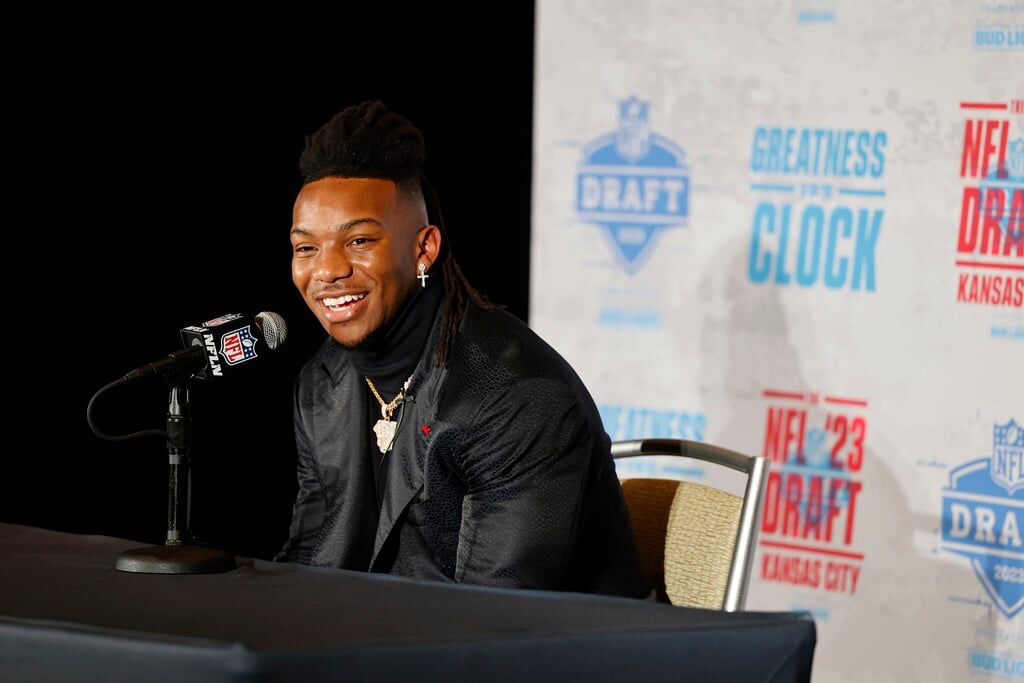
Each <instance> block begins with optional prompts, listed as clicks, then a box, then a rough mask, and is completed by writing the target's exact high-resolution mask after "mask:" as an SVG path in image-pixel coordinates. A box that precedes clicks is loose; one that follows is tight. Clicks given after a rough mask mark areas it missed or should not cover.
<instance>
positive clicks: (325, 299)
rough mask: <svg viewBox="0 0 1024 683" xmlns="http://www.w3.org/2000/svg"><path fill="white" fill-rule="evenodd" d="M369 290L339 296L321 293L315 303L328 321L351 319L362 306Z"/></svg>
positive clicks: (335, 321)
mask: <svg viewBox="0 0 1024 683" xmlns="http://www.w3.org/2000/svg"><path fill="white" fill-rule="evenodd" d="M368 294H369V292H357V293H353V294H342V295H340V296H328V295H321V296H318V297H317V304H318V305H319V306H320V310H321V311H322V312H323V314H324V317H325V318H326V319H327V321H328V322H332V323H337V322H344V321H346V320H351V319H352V318H353V317H354V316H355V315H356V314H357V313H359V312H360V311H361V310H362V309H363V307H364V303H363V302H364V301H365V300H366V296H367V295H368Z"/></svg>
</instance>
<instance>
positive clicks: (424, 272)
mask: <svg viewBox="0 0 1024 683" xmlns="http://www.w3.org/2000/svg"><path fill="white" fill-rule="evenodd" d="M416 270H418V271H420V274H419V275H417V276H416V277H417V278H418V279H419V281H420V286H421V287H426V286H427V278H428V277H430V276H429V275H427V267H426V266H425V265H423V264H422V263H420V264H418V265H417V266H416Z"/></svg>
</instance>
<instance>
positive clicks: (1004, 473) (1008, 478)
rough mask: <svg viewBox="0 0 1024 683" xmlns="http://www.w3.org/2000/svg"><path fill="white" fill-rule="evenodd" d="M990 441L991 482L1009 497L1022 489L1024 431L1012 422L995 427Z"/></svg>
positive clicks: (1023, 479) (1023, 475)
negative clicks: (1004, 490)
mask: <svg viewBox="0 0 1024 683" xmlns="http://www.w3.org/2000/svg"><path fill="white" fill-rule="evenodd" d="M993 431H994V438H993V440H992V465H991V469H990V473H991V475H992V481H994V482H995V483H996V484H998V485H999V486H1001V487H1003V488H1004V489H1006V492H1007V493H1008V494H1010V495H1011V496H1012V495H1013V494H1014V493H1016V492H1017V490H1018V489H1021V488H1024V429H1021V427H1020V425H1018V424H1017V423H1016V422H1015V421H1014V420H1012V419H1011V420H1010V421H1009V422H1007V423H1006V424H1004V425H999V424H997V425H995V427H994V430H993Z"/></svg>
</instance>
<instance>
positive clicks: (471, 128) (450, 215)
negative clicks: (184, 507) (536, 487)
mask: <svg viewBox="0 0 1024 683" xmlns="http://www.w3.org/2000/svg"><path fill="white" fill-rule="evenodd" d="M335 4H336V3H331V5H335ZM366 5H369V3H367V4H360V5H359V6H346V7H344V8H335V7H332V8H331V9H316V10H293V9H274V10H268V11H260V10H252V9H251V8H250V9H247V10H246V11H245V13H241V14H233V13H227V12H223V13H221V14H210V13H209V12H208V11H207V10H203V12H202V13H199V12H198V11H196V12H194V13H185V12H179V13H175V12H169V13H164V14H160V13H157V12H156V11H155V10H147V11H149V12H151V13H150V14H147V15H139V14H132V15H128V16H126V15H118V16H101V15H97V14H94V13H89V14H86V15H82V16H80V17H76V18H74V19H72V20H68V21H67V22H66V23H65V24H63V25H62V26H61V27H60V28H59V29H55V30H54V31H52V32H47V35H46V40H45V41H44V42H43V44H42V45H40V46H39V47H40V49H41V50H42V49H45V50H49V51H51V52H52V53H54V54H55V55H56V62H55V66H54V67H53V69H52V70H49V71H47V72H45V73H43V74H42V75H41V76H38V77H37V76H35V75H33V76H32V78H31V79H28V81H29V82H28V83H22V84H21V85H23V86H25V92H26V94H25V95H22V96H20V97H19V98H18V100H19V102H20V105H19V107H18V111H19V113H20V114H21V117H20V119H19V121H20V122H19V124H18V125H17V127H16V128H15V137H18V138H20V139H19V140H18V141H17V143H16V144H18V143H20V144H19V149H22V150H23V151H24V152H25V153H26V155H27V158H28V159H29V162H28V164H27V168H29V169H30V170H29V171H28V173H27V174H26V175H27V176H28V180H29V182H28V187H26V188H25V193H24V195H23V197H22V201H21V202H20V203H21V204H22V205H23V208H26V209H27V211H26V216H27V218H26V219H23V220H26V221H27V223H20V225H21V226H22V230H21V231H22V232H24V233H25V236H24V237H22V238H20V241H19V242H18V245H19V246H18V247H17V248H15V249H12V250H11V251H10V252H9V254H8V257H9V263H15V262H16V263H19V264H22V265H24V264H26V263H27V264H28V265H29V270H30V273H31V274H30V275H29V276H27V277H22V276H20V275H19V277H18V283H17V285H15V286H13V289H12V291H14V292H15V294H16V298H17V299H18V304H17V306H16V311H17V313H16V316H17V318H18V321H19V328H21V329H30V330H33V332H34V333H35V334H36V335H37V336H36V337H35V338H34V339H33V343H32V354H31V358H30V357H29V355H30V354H27V353H26V354H25V356H24V359H23V360H15V361H14V365H15V366H17V367H16V368H15V370H16V372H15V373H14V374H15V376H16V377H17V378H18V379H17V386H16V397H17V400H16V408H15V410H14V411H13V415H12V427H13V430H12V433H16V434H18V435H19V437H20V435H26V436H27V438H25V439H22V441H23V442H24V445H23V446H20V447H18V448H16V449H14V452H12V453H10V454H9V455H8V458H7V461H8V463H7V465H8V466H7V469H6V472H5V473H4V474H3V476H2V477H0V486H2V498H0V520H2V521H5V522H17V523H23V524H30V525H36V526H44V527H50V528H55V529H62V530H70V531H75V532H81V533H97V534H105V535H113V536H121V537H126V538H133V539H137V540H140V541H145V542H153V543H158V542H162V540H163V535H164V527H165V515H166V512H165V511H166V469H167V468H166V456H165V455H164V453H165V451H164V444H163V442H162V441H161V440H159V439H154V438H149V439H145V440H140V441H133V442H130V443H126V444H108V443H105V442H101V441H99V440H98V439H96V438H95V437H93V436H92V435H91V434H90V433H89V431H88V427H87V425H86V422H85V406H86V402H87V401H88V399H89V397H90V396H91V394H92V393H93V392H94V391H95V390H96V389H97V388H99V387H100V386H102V385H103V384H105V383H106V382H108V381H110V380H112V379H114V378H116V377H118V376H119V375H121V374H122V373H124V372H126V371H127V370H129V369H131V368H133V367H135V366H137V365H139V364H142V363H144V362H147V361H150V360H154V359H156V358H158V357H160V356H161V355H163V354H165V353H168V352H169V351H172V350H174V349H175V348H178V346H179V345H180V342H179V340H178V336H177V330H178V328H179V327H181V326H183V325H185V324H192V323H196V322H200V321H202V320H205V319H208V318H210V317H213V316H215V315H219V314H221V313H224V312H229V311H235V310H239V311H247V312H255V311H259V310H274V311H278V312H280V313H281V314H282V315H283V316H284V317H285V318H286V320H287V321H288V323H289V325H290V327H291V336H290V341H289V343H288V345H287V348H286V349H285V350H282V351H281V352H280V353H279V354H277V355H276V356H275V357H273V358H269V359H267V360H266V361H265V362H262V363H261V366H260V367H259V368H258V369H253V370H251V371H250V372H248V373H246V376H245V377H240V378H237V379H236V380H233V381H225V382H224V383H222V384H217V385H208V384H201V385H196V386H194V387H193V392H192V400H193V412H194V419H195V435H194V449H195V453H194V464H193V505H192V513H193V518H192V525H193V529H194V530H195V531H196V532H197V534H198V535H199V536H200V537H201V538H203V539H204V540H206V541H209V542H213V543H218V544H221V545H223V546H226V547H228V548H230V549H231V550H233V551H235V552H236V553H240V554H247V555H255V556H262V557H266V556H269V555H271V554H272V553H273V552H274V551H275V550H276V549H277V548H278V547H279V546H280V544H281V543H282V542H283V540H284V537H285V535H286V533H287V525H288V522H289V518H290V510H291V502H292V499H293V496H294V493H295V483H294V462H295V454H294V448H293V442H292V433H291V429H292V427H291V403H290V401H291V386H292V380H293V378H294V375H295V372H296V371H297V369H298V367H299V366H300V365H301V363H302V362H303V361H304V360H305V358H306V357H307V356H308V355H309V354H310V353H311V352H312V351H313V350H314V349H315V347H316V346H317V345H318V344H319V343H320V341H321V340H322V339H323V337H324V332H323V330H322V328H320V327H319V325H318V323H316V321H315V320H314V318H313V316H312V314H311V313H310V312H309V311H308V310H307V309H306V308H305V306H304V304H303V303H302V301H301V299H300V298H299V296H298V294H297V293H296V292H295V291H294V288H293V286H292V284H291V279H290V274H289V262H290V248H289V242H288V234H287V233H288V228H289V226H290V216H291V206H292V201H293V199H294V196H295V193H296V192H297V190H298V188H299V176H298V172H297V169H296V161H297V158H298V154H299V152H300V150H301V149H302V145H303V139H304V136H305V135H307V134H309V133H312V132H313V131H314V130H316V129H317V128H318V127H319V126H320V125H321V124H322V123H324V122H325V121H326V120H327V119H328V118H329V117H330V116H331V115H333V114H334V113H335V112H337V111H339V110H340V109H342V108H344V107H346V106H348V105H351V104H356V103H358V102H360V101H362V100H364V99H370V98H377V99H382V100H384V101H385V102H386V103H387V104H388V105H389V106H390V107H391V108H392V109H394V110H396V111H398V112H400V113H402V114H404V115H406V116H408V117H409V118H410V119H412V121H413V122H414V123H415V124H417V125H418V126H419V127H420V129H421V130H422V131H423V133H424V135H425V137H426V140H427V154H428V162H427V169H426V170H427V173H428V175H429V176H430V177H431V179H432V180H433V183H434V185H435V187H436V188H437V190H438V193H439V195H440V197H441V201H442V206H443V208H444V211H445V219H446V223H447V225H448V228H449V230H450V232H451V237H452V244H453V245H454V246H455V251H456V254H457V255H458V256H459V260H460V262H461V263H462V265H463V270H464V271H465V272H466V273H467V275H468V277H469V278H470V280H471V281H472V282H474V284H476V285H477V287H478V288H479V289H481V290H482V291H484V292H485V293H487V294H489V295H490V297H491V298H492V300H494V301H495V302H497V303H499V304H504V305H506V306H507V307H508V308H509V310H511V311H512V312H513V313H515V314H517V315H519V316H520V317H522V318H524V319H525V318H526V311H527V283H528V278H529V272H528V271H529V211H530V164H531V117H532V87H533V8H532V4H531V3H507V4H506V6H504V7H503V8H502V9H500V10H497V11H495V10H494V9H493V8H490V7H488V10H487V12H486V16H485V14H484V13H483V11H482V10H480V11H479V14H466V13H465V12H464V11H459V12H457V11H455V10H452V9H449V8H448V7H447V6H445V5H436V6H430V7H426V6H421V7H419V8H418V9H412V10H410V9H399V8H396V7H394V6H390V5H382V6H381V7H382V8H381V9H374V8H371V7H369V6H366ZM375 6H377V5H376V4H375ZM33 91H34V93H35V94H31V93H32V92H33ZM26 226H27V228H26ZM36 240H38V241H36ZM25 323H28V324H27V325H25ZM40 357H41V358H43V359H45V362H44V363H39V362H38V359H39V358H40ZM166 406H167V390H166V386H165V385H164V384H163V383H162V382H161V381H160V380H153V381H148V382H144V383H140V384H138V385H135V386H132V387H130V388H121V389H118V390H116V391H115V392H113V393H111V394H108V395H107V396H105V397H104V398H103V399H102V400H101V403H100V405H99V406H98V409H97V415H98V417H99V420H100V422H101V424H102V425H103V426H104V427H105V429H106V430H107V431H108V432H114V433H116V432H125V431H131V430H134V429H139V428H144V427H159V426H162V421H163V416H164V412H165V410H166Z"/></svg>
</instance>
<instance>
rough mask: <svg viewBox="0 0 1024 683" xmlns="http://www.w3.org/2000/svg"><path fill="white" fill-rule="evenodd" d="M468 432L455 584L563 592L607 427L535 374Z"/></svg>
mask: <svg viewBox="0 0 1024 683" xmlns="http://www.w3.org/2000/svg"><path fill="white" fill-rule="evenodd" d="M466 436H467V439H466V442H465V443H464V448H463V449H462V453H461V456H460V459H461V469H462V474H463V478H464V480H465V482H466V487H467V490H466V495H465V497H464V499H463V505H462V522H461V528H460V532H459V543H458V551H457V556H456V567H455V580H456V581H459V582H463V583H473V584H483V585H490V586H500V587H509V588H535V589H543V590H557V589H559V588H560V587H561V584H562V582H563V580H564V575H565V570H566V565H567V563H568V561H569V557H570V555H571V553H572V552H573V548H574V546H575V543H576V537H577V535H578V533H579V529H580V525H581V524H582V521H583V519H584V517H585V515H586V510H587V507H588V504H589V500H588V499H589V498H590V495H591V493H592V491H591V489H592V487H590V486H588V484H587V482H588V480H589V479H590V475H591V473H592V469H593V467H594V464H593V463H592V458H593V457H594V456H593V454H594V453H595V449H597V448H599V447H600V444H599V443H598V439H599V437H603V436H604V432H603V431H601V429H600V427H599V426H593V425H589V424H588V423H587V420H586V419H585V416H584V414H583V411H582V409H581V408H580V406H579V405H578V403H577V401H576V400H575V398H574V397H572V396H571V394H569V392H568V391H567V390H566V389H564V388H563V387H561V386H560V385H558V384H555V383H553V382H551V381H549V380H544V379H526V380H520V381H519V382H517V383H516V385H515V387H514V388H513V389H512V390H510V391H506V392H503V393H502V395H500V396H499V397H496V399H495V400H494V401H493V402H491V403H490V404H489V405H485V406H483V407H482V408H481V410H480V412H479V413H478V414H477V417H476V419H474V421H473V424H472V425H470V427H469V429H468V430H467V434H466ZM605 438H606V437H605Z"/></svg>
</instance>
